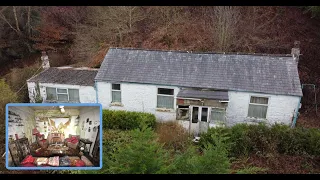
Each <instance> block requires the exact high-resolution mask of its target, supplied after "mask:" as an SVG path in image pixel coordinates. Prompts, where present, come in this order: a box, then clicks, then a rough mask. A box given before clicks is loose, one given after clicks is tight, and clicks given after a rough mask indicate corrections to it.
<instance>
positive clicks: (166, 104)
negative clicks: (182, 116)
mask: <svg viewBox="0 0 320 180" xmlns="http://www.w3.org/2000/svg"><path fill="white" fill-rule="evenodd" d="M173 102H174V98H173V96H161V95H158V99H157V107H158V108H169V109H173Z"/></svg>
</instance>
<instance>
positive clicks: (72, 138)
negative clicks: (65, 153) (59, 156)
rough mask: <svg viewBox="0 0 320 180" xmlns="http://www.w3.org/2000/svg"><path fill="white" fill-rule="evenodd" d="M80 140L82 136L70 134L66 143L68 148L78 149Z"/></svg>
mask: <svg viewBox="0 0 320 180" xmlns="http://www.w3.org/2000/svg"><path fill="white" fill-rule="evenodd" d="M79 140H80V135H72V134H69V137H68V138H66V139H65V141H64V143H65V145H66V146H67V147H69V148H72V149H77V148H78V144H79Z"/></svg>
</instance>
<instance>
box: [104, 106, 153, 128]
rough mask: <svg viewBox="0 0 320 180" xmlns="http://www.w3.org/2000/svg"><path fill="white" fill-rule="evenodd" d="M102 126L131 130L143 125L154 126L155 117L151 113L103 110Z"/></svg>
mask: <svg viewBox="0 0 320 180" xmlns="http://www.w3.org/2000/svg"><path fill="white" fill-rule="evenodd" d="M102 118H103V128H104V129H121V130H131V129H136V128H140V129H141V128H143V127H144V126H146V127H150V128H152V129H154V128H155V124H156V117H155V116H154V115H153V114H151V113H143V112H131V111H119V110H106V109H104V110H103V117H102Z"/></svg>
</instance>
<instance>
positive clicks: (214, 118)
mask: <svg viewBox="0 0 320 180" xmlns="http://www.w3.org/2000/svg"><path fill="white" fill-rule="evenodd" d="M225 116H226V111H224V110H221V109H214V108H213V109H212V110H211V123H215V122H224V121H225Z"/></svg>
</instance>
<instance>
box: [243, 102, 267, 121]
mask: <svg viewBox="0 0 320 180" xmlns="http://www.w3.org/2000/svg"><path fill="white" fill-rule="evenodd" d="M267 109H268V106H264V105H254V104H249V112H248V116H249V117H256V118H264V119H265V118H266V117H267Z"/></svg>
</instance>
